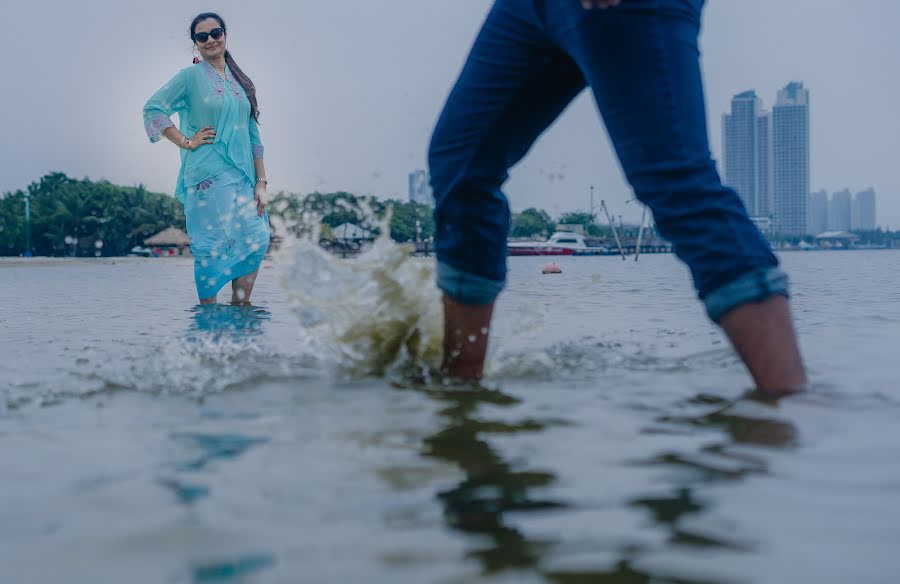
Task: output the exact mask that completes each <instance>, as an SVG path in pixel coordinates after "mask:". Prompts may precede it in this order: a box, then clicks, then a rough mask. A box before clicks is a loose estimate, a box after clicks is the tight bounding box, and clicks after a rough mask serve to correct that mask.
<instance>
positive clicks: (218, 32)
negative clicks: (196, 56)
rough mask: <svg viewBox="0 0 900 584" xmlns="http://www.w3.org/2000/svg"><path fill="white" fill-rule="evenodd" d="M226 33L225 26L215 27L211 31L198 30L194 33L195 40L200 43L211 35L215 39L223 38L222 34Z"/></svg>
mask: <svg viewBox="0 0 900 584" xmlns="http://www.w3.org/2000/svg"><path fill="white" fill-rule="evenodd" d="M223 34H225V29H224V28H221V27H220V28H214V29H212V30H211V31H209V32H198V33H196V34H195V35H194V40H195V41H197V42H198V43H205V42H206V41H208V40H209V37H212V38H213V39H215V40H219V39H220V38H222V35H223Z"/></svg>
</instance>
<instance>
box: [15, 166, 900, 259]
mask: <svg viewBox="0 0 900 584" xmlns="http://www.w3.org/2000/svg"><path fill="white" fill-rule="evenodd" d="M26 195H27V196H28V198H29V201H30V204H31V248H32V250H33V253H34V255H47V256H62V255H76V256H95V255H101V256H121V255H126V254H128V253H129V252H130V251H131V249H132V248H133V247H135V246H142V245H143V244H144V240H145V239H147V238H148V237H150V236H152V235H154V234H155V233H158V232H160V231H162V230H163V229H165V228H167V227H169V226H174V227H177V228H179V229H184V228H185V221H184V213H183V209H182V206H181V204H180V203H179V202H178V201H176V200H175V199H174V197H172V196H170V195H165V194H161V193H153V192H150V191H148V190H146V189H145V188H144V187H143V186H141V185H138V186H136V187H124V186H118V185H114V184H112V183H110V182H108V181H91V180H89V179H83V180H78V179H73V178H69V177H68V176H66V175H65V174H63V173H58V172H56V173H51V174H48V175H46V176H44V177H42V178H41V179H39V180H37V181H35V182H33V183H31V184H30V185H28V187H27V189H26V190H24V191H22V190H18V191H14V192H8V193H5V194H3V195H2V196H0V256H19V255H22V254H23V253H24V252H25V239H26V234H25V197H26ZM389 208H390V209H391V220H390V236H391V238H392V239H394V240H395V241H399V242H406V241H414V240H415V239H416V237H417V236H418V237H419V238H420V239H422V240H428V239H430V238H432V237H433V236H434V220H433V218H432V210H431V207H429V206H427V205H422V204H419V203H413V202H406V201H397V200H386V201H383V200H379V199H372V198H367V197H357V196H355V195H353V194H351V193H346V192H336V193H312V194H309V195H306V196H299V195H296V194H290V193H279V194H277V195H275V196H274V197H273V200H272V201H271V205H270V206H269V213H270V215H273V216H280V217H281V218H282V219H284V223H285V224H286V225H287V226H288V228H289V229H290V230H291V231H293V232H294V233H299V232H301V231H303V230H304V229H308V228H309V226H310V225H313V224H314V225H318V226H320V236H321V238H323V239H332V238H333V237H334V235H333V233H332V232H331V228H333V227H337V226H338V225H341V224H342V223H346V222H349V223H353V224H355V225H358V226H360V227H362V228H363V229H366V230H368V231H370V232H372V233H373V234H378V233H379V232H380V231H381V227H382V224H383V222H384V218H385V216H386V213H387V212H388V209H389ZM417 222H418V234H417ZM557 223H568V224H577V225H582V226H584V228H585V233H586V234H587V235H589V236H592V237H597V238H606V237H609V236H610V235H611V234H610V230H609V227H608V226H607V225H605V224H603V225H600V224H598V221H597V217H596V216H595V215H593V214H590V213H586V212H570V213H564V214H562V215H561V216H560V217H559V218H558V219H557V220H554V219H553V218H552V217H551V216H550V214H549V213H547V212H546V211H544V210H542V209H536V208H533V207H532V208H529V209H525V210H524V211H522V212H521V213H515V214H513V216H512V221H511V225H510V236H512V237H530V238H538V239H539V238H546V237H549V236H550V235H551V234H552V233H553V231H554V230H555V227H556V225H557ZM858 235H860V242H861V243H873V244H886V245H893V246H897V245H900V232H891V231H882V230H876V231H871V232H858Z"/></svg>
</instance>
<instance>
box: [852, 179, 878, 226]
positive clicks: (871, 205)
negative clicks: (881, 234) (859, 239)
mask: <svg viewBox="0 0 900 584" xmlns="http://www.w3.org/2000/svg"><path fill="white" fill-rule="evenodd" d="M853 211H854V213H853V217H852V219H853V220H852V221H851V225H850V227H851V228H852V229H859V230H863V231H871V230H873V229H875V227H876V225H877V223H876V221H875V190H874V189H866V190H864V191H860V192H858V193H856V198H855V199H854V200H853Z"/></svg>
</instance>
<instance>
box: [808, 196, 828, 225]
mask: <svg viewBox="0 0 900 584" xmlns="http://www.w3.org/2000/svg"><path fill="white" fill-rule="evenodd" d="M826 231H828V193H827V192H825V191H819V192H817V193H810V195H809V232H810V233H811V234H812V235H818V234H820V233H824V232H826Z"/></svg>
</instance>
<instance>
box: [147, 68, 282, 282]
mask: <svg viewBox="0 0 900 584" xmlns="http://www.w3.org/2000/svg"><path fill="white" fill-rule="evenodd" d="M176 113H177V114H178V129H179V130H180V131H181V133H182V134H184V135H185V136H187V137H189V138H190V137H191V136H193V135H194V134H195V133H196V132H197V131H198V130H200V128H203V127H204V126H212V127H213V128H214V129H215V131H216V137H215V141H214V142H213V143H212V144H208V145H203V146H200V147H199V148H197V149H195V150H184V149H182V150H181V170H180V171H179V173H178V181H177V183H176V187H175V197H176V198H177V199H178V200H179V201H181V202H182V203H183V204H184V206H185V207H184V212H185V218H186V219H187V228H188V236H189V237H190V239H191V251H192V253H193V254H194V276H195V281H196V284H197V294H198V295H199V297H200V298H210V297H212V296H215V294H216V293H217V292H218V291H219V290H220V289H221V288H222V286H224V285H225V284H226V283H227V282H228V281H230V280H233V279H235V278H240V277H241V276H245V275H247V274H250V273H253V272H255V271H256V270H257V269H259V264H260V263H261V262H262V258H263V256H264V255H265V253H266V249H267V248H268V244H269V221H268V216H267V215H266V214H265V213H264V214H263V216H262V217H259V215H258V214H257V212H256V204H255V201H254V199H253V188H254V185H255V184H256V168H255V166H254V163H253V161H254V159H256V158H262V157H263V145H262V143H261V142H260V139H259V128H258V126H257V124H256V120H254V119H253V118H251V117H250V101H249V100H248V99H247V94H246V93H245V92H244V89H243V88H242V87H241V85H240V83H238V82H237V81H236V80H235V79H234V77H233V75H232V73H231V70H230V69H229V68H228V67H226V69H225V77H222V76H221V75H219V73H218V72H217V71H216V70H215V69H214V68H213V67H212V65H210V64H208V63H206V62H205V61H202V62H200V63H197V64H196V65H193V66H191V67H187V68H185V69H182V70H181V71H179V72H178V73H177V74H176V75H175V77H173V78H172V79H171V80H170V81H169V82H168V83H166V84H165V85H164V86H163V87H162V88H160V89H159V91H157V92H156V93H155V94H154V95H153V97H151V98H150V99H149V101H147V103H146V105H145V106H144V127H145V128H146V130H147V135H148V137H149V138H150V141H151V142H157V141H159V139H160V137H161V136H162V132H163V131H164V130H165V129H166V128H169V127H171V126H173V125H174V124H173V123H172V119H171V116H172V114H176Z"/></svg>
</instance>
